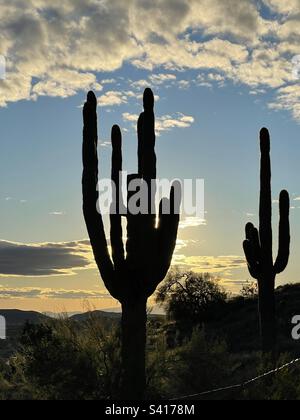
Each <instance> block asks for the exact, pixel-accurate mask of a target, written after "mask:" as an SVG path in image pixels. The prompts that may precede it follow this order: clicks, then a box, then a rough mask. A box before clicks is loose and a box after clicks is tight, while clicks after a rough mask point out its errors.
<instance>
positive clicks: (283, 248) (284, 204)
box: [274, 191, 291, 274]
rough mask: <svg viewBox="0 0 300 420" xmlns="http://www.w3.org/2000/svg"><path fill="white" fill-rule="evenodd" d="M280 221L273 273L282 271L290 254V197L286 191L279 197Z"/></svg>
mask: <svg viewBox="0 0 300 420" xmlns="http://www.w3.org/2000/svg"><path fill="white" fill-rule="evenodd" d="M279 209H280V221H279V250H278V256H277V259H276V262H275V266H274V269H275V273H277V274H280V273H282V272H283V271H284V270H285V269H286V267H287V265H288V262H289V255H290V242H291V236H290V222H289V213H290V197H289V193H288V192H287V191H282V192H281V194H280V199H279Z"/></svg>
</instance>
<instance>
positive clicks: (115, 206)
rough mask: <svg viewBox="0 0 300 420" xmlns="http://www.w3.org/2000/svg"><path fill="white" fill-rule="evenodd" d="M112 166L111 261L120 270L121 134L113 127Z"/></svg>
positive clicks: (122, 254)
mask: <svg viewBox="0 0 300 420" xmlns="http://www.w3.org/2000/svg"><path fill="white" fill-rule="evenodd" d="M111 143H112V165H111V180H112V183H113V187H114V188H115V190H113V202H112V206H111V214H110V241H111V248H112V259H113V262H114V265H115V269H119V268H120V269H122V267H123V266H124V262H125V251H124V244H123V230H122V216H121V206H122V205H123V199H122V192H121V191H120V172H121V171H122V134H121V130H120V127H118V126H117V125H115V126H114V127H113V128H112V132H111Z"/></svg>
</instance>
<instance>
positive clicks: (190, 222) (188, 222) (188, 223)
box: [179, 217, 206, 229]
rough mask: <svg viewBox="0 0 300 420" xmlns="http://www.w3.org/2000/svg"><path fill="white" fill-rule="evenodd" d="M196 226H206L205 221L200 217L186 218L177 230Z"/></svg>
mask: <svg viewBox="0 0 300 420" xmlns="http://www.w3.org/2000/svg"><path fill="white" fill-rule="evenodd" d="M198 226H206V220H203V219H202V218H200V217H186V218H185V219H184V220H181V221H180V223H179V229H187V228H194V227H198Z"/></svg>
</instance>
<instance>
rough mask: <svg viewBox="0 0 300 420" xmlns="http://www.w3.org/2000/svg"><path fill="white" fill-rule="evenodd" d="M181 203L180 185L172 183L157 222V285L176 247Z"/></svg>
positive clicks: (162, 202) (165, 273) (161, 206)
mask: <svg viewBox="0 0 300 420" xmlns="http://www.w3.org/2000/svg"><path fill="white" fill-rule="evenodd" d="M180 202H181V184H180V183H174V185H173V186H172V189H171V193H170V199H169V200H168V199H167V198H165V199H162V201H161V203H160V209H159V220H158V227H157V233H158V256H157V267H158V272H157V282H156V287H157V286H158V284H159V283H160V282H161V281H162V280H163V279H164V278H165V276H166V275H167V272H168V270H169V267H170V265H171V262H172V257H173V253H174V250H175V247H176V240H177V233H178V226H179V219H180V215H179V211H180ZM164 208H169V209H170V212H169V214H164V212H163V209H164Z"/></svg>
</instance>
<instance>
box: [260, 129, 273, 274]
mask: <svg viewBox="0 0 300 420" xmlns="http://www.w3.org/2000/svg"><path fill="white" fill-rule="evenodd" d="M260 148H261V175H260V183H261V190H260V209H259V220H260V225H259V236H260V244H261V256H262V261H264V266H265V267H264V268H265V269H268V268H269V267H271V266H272V267H273V251H272V248H273V243H272V192H271V159H270V134H269V132H268V130H267V129H266V128H263V129H262V130H261V132H260Z"/></svg>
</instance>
